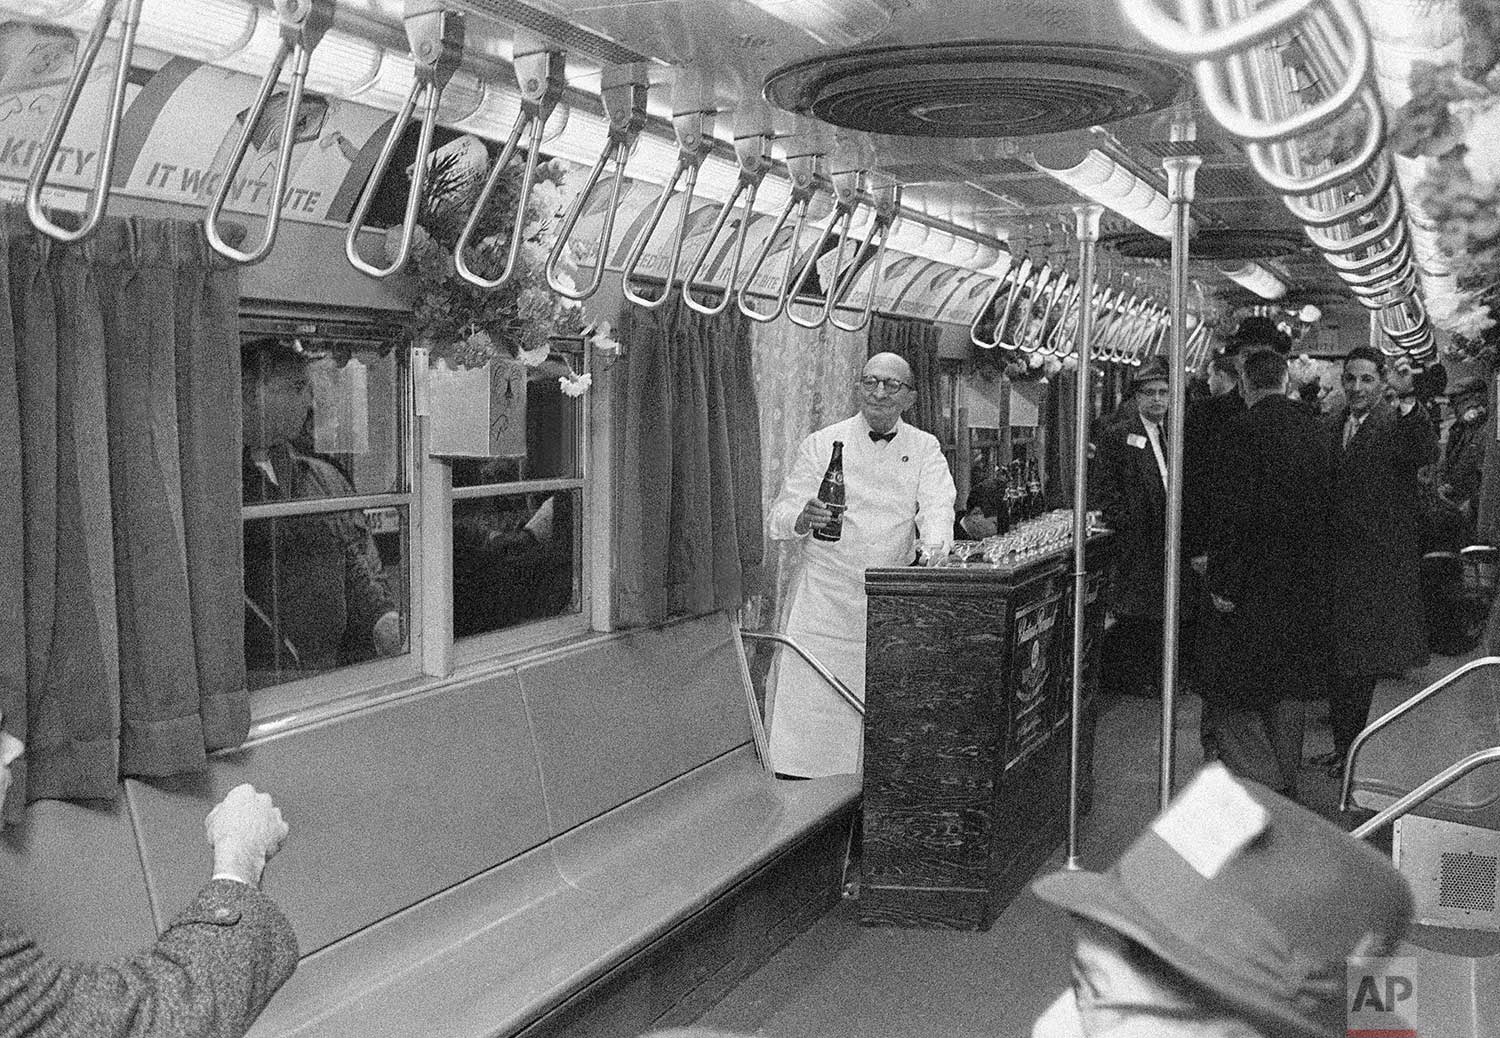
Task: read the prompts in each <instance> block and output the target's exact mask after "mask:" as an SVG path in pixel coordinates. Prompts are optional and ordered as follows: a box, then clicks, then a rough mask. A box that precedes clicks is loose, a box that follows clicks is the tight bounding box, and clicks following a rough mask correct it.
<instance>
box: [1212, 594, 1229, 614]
mask: <svg viewBox="0 0 1500 1038" xmlns="http://www.w3.org/2000/svg"><path fill="white" fill-rule="evenodd" d="M1213 600H1214V608H1215V609H1217V610H1218V611H1219V612H1221V613H1232V612H1234V603H1233V602H1231V601H1230V600H1229V599H1227V598H1225V597H1224V596H1223V595H1214V596H1213Z"/></svg>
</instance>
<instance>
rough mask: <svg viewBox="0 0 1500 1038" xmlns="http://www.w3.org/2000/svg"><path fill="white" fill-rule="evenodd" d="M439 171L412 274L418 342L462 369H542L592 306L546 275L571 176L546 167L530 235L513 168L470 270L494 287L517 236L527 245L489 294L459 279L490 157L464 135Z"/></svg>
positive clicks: (530, 209)
mask: <svg viewBox="0 0 1500 1038" xmlns="http://www.w3.org/2000/svg"><path fill="white" fill-rule="evenodd" d="M429 161H430V166H429V168H428V172H427V179H426V183H425V185H424V188H423V192H422V199H421V202H420V208H419V210H418V212H417V226H416V228H415V229H414V231H413V234H412V243H411V254H410V260H409V262H408V264H407V268H406V269H407V273H408V274H409V275H410V277H411V278H412V279H413V280H414V281H415V283H416V289H417V291H416V308H415V314H414V317H415V328H414V332H415V336H416V338H417V341H418V342H419V343H421V344H422V345H425V346H427V348H428V349H429V351H430V353H431V356H432V357H433V358H434V359H438V358H442V359H445V360H447V361H448V363H449V364H450V365H454V366H460V367H479V366H482V365H484V364H486V363H488V362H489V361H490V360H492V359H494V358H496V357H501V356H509V357H516V358H517V359H519V360H521V361H522V362H523V363H526V364H528V365H535V364H540V363H541V362H542V361H544V360H546V359H547V356H548V354H549V353H550V351H551V345H550V340H551V339H552V338H554V337H557V336H569V335H578V334H579V332H580V330H581V329H582V326H583V318H582V306H581V305H580V304H579V303H578V302H576V301H574V300H572V299H568V298H567V297H565V296H562V295H559V294H557V293H556V292H554V291H552V288H551V286H549V285H548V284H547V275H546V270H545V267H546V262H547V255H548V253H549V252H550V251H551V249H552V246H553V244H554V243H555V242H556V240H557V231H558V227H559V225H560V223H561V219H562V213H563V210H564V208H565V206H566V203H567V198H568V195H567V193H566V192H565V190H564V181H565V179H566V170H565V167H564V166H563V164H562V163H560V162H557V161H555V160H551V161H541V162H538V163H537V167H536V175H535V180H534V182H533V184H532V189H531V194H530V196H529V197H528V199H527V203H526V209H525V212H524V214H523V217H522V221H521V226H520V227H516V226H515V223H516V212H515V210H516V201H517V196H518V193H519V191H520V183H521V173H522V164H521V163H519V162H516V163H512V164H511V166H510V167H509V168H508V169H507V170H506V173H505V175H503V176H502V177H501V178H500V180H499V182H498V183H497V184H496V186H495V190H494V191H493V192H491V194H490V198H489V200H488V202H487V203H486V205H485V207H484V210H483V211H482V212H481V213H480V215H479V220H478V223H477V225H476V227H475V231H474V234H473V235H472V236H471V239H470V240H471V242H472V244H471V245H470V247H469V251H468V252H467V253H466V259H467V261H468V266H469V269H471V270H473V271H474V272H475V273H477V274H479V275H480V276H481V277H484V278H490V279H493V278H495V277H497V276H499V274H500V272H501V270H503V269H504V266H505V260H506V256H507V253H508V251H509V249H510V244H511V236H512V235H514V234H519V235H520V236H521V248H520V253H519V255H518V256H517V258H516V267H515V270H514V272H513V273H512V275H511V277H510V279H509V280H508V281H506V283H505V284H503V285H501V286H499V287H498V288H494V289H485V288H481V287H480V286H478V285H475V284H472V283H471V282H469V281H466V280H465V279H463V278H462V277H460V276H459V274H458V270H457V268H456V267H455V265H454V259H453V250H454V248H455V246H456V245H457V243H458V238H459V235H460V234H461V233H462V232H463V228H464V223H465V221H467V220H468V218H469V214H470V211H471V209H472V205H473V202H474V200H475V198H477V196H478V194H479V190H480V188H481V187H482V186H483V184H484V181H485V178H486V177H487V176H488V174H489V169H490V162H491V161H493V160H492V159H491V158H490V155H489V150H488V149H487V148H486V147H485V145H484V143H483V142H481V141H480V140H479V139H478V138H476V137H472V136H469V135H464V136H462V137H458V138H456V139H454V140H453V141H450V142H449V143H448V144H446V145H444V146H443V147H442V148H440V149H438V150H437V151H436V152H435V153H434V154H433V156H432V158H431V159H430V160H429ZM392 233H399V228H393V229H392V231H390V232H387V234H388V235H390V234H392ZM563 255H564V261H563V266H562V268H561V269H560V271H559V274H560V275H561V276H562V277H567V278H571V277H572V275H573V273H574V268H572V267H571V266H570V264H569V261H568V260H567V258H566V257H567V253H566V251H564V254H563ZM577 377H578V378H580V379H587V378H588V376H587V375H583V376H577ZM583 385H584V388H585V389H586V388H587V383H586V382H585V383H583ZM582 391H583V390H579V392H580V393H581V392H582Z"/></svg>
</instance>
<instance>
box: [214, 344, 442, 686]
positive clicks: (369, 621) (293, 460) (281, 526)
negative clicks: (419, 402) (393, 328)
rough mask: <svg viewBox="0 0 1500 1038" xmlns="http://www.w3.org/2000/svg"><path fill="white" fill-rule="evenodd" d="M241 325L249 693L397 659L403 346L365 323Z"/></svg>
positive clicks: (406, 509) (407, 513)
mask: <svg viewBox="0 0 1500 1038" xmlns="http://www.w3.org/2000/svg"><path fill="white" fill-rule="evenodd" d="M244 325H245V328H246V331H244V332H243V333H242V337H241V346H240V362H241V375H240V389H241V398H242V403H243V408H244V410H243V421H244V452H243V455H242V458H241V480H242V492H243V497H242V502H243V504H242V511H241V519H242V523H243V529H244V566H245V671H246V681H247V683H248V685H249V687H250V688H251V689H259V688H265V687H267V686H271V685H280V684H284V683H287V682H291V681H296V680H300V679H304V678H310V677H313V676H316V675H321V674H326V673H328V672H331V671H336V670H339V669H341V668H345V667H349V666H352V665H354V664H359V663H363V662H368V661H372V660H378V659H388V658H390V657H396V656H401V655H404V654H406V653H407V651H408V647H409V634H410V630H411V622H410V602H411V594H410V576H409V574H410V569H411V565H410V560H411V537H410V529H411V506H412V500H411V492H410V478H409V474H408V471H407V464H406V457H407V442H408V437H407V432H406V428H407V418H406V407H405V401H406V397H407V394H406V385H407V378H408V375H407V369H406V365H405V362H404V351H401V350H398V349H395V348H393V346H392V345H391V344H390V343H387V342H381V341H380V340H379V339H378V338H377V337H375V336H374V335H373V329H368V328H366V329H362V330H363V331H364V333H365V335H366V336H367V337H365V338H333V337H329V336H327V335H323V334H289V333H288V332H289V331H292V330H294V328H295V327H296V326H288V325H286V323H285V322H283V323H281V324H277V323H275V322H260V323H258V322H256V321H254V320H247V321H245V322H244ZM311 327H316V326H311Z"/></svg>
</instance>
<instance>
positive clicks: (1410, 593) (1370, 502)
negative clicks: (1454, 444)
mask: <svg viewBox="0 0 1500 1038" xmlns="http://www.w3.org/2000/svg"><path fill="white" fill-rule="evenodd" d="M1384 376H1385V358H1384V357H1383V356H1382V355H1381V354H1380V352H1379V351H1378V350H1375V349H1371V348H1370V347H1368V346H1361V347H1359V348H1357V349H1354V350H1352V351H1350V353H1349V355H1348V356H1347V357H1345V358H1344V373H1343V379H1342V385H1343V390H1344V398H1345V407H1344V409H1343V410H1342V411H1339V412H1337V413H1335V414H1332V415H1329V416H1327V417H1326V418H1325V419H1324V427H1323V428H1324V434H1325V436H1327V437H1328V438H1329V440H1330V443H1331V446H1332V449H1333V450H1334V452H1335V457H1336V459H1337V463H1336V474H1335V477H1334V488H1333V512H1332V527H1331V530H1332V537H1333V552H1332V556H1331V558H1332V562H1333V575H1332V583H1331V587H1332V594H1331V597H1330V600H1329V602H1330V622H1331V632H1332V635H1333V648H1334V653H1333V656H1334V658H1333V661H1332V677H1331V679H1330V685H1329V699H1328V706H1329V710H1328V720H1329V724H1330V725H1331V726H1332V727H1333V744H1334V750H1333V753H1331V754H1327V755H1325V756H1324V757H1322V758H1319V761H1320V762H1326V763H1327V764H1328V766H1329V768H1330V769H1331V770H1336V769H1338V768H1341V767H1342V762H1343V759H1344V757H1345V755H1346V754H1347V752H1348V749H1349V745H1350V743H1352V742H1353V741H1354V737H1355V736H1356V735H1358V734H1359V731H1360V729H1361V728H1363V727H1364V724H1365V720H1366V717H1367V715H1368V714H1369V712H1370V701H1371V700H1372V699H1373V698H1374V695H1375V682H1376V681H1377V680H1378V679H1379V678H1381V677H1383V676H1387V675H1400V674H1402V673H1404V672H1405V671H1406V670H1408V669H1409V668H1411V667H1415V666H1419V665H1421V664H1422V663H1424V662H1426V660H1427V638H1426V634H1425V632H1424V630H1423V618H1422V593H1421V546H1420V539H1421V535H1422V527H1423V514H1422V496H1421V487H1420V485H1419V482H1418V472H1419V470H1420V469H1422V468H1423V467H1424V466H1426V465H1430V464H1432V463H1433V462H1434V461H1436V460H1437V435H1436V433H1435V432H1434V431H1433V428H1432V423H1431V422H1430V421H1429V420H1428V418H1427V413H1426V412H1425V411H1424V410H1423V409H1422V408H1420V407H1418V406H1417V400H1416V396H1415V394H1410V395H1405V394H1398V395H1397V399H1396V401H1395V403H1394V404H1392V403H1388V402H1386V401H1385V399H1384V394H1385V389H1386V386H1385V381H1384Z"/></svg>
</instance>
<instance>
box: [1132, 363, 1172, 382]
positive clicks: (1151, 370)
mask: <svg viewBox="0 0 1500 1038" xmlns="http://www.w3.org/2000/svg"><path fill="white" fill-rule="evenodd" d="M1130 381H1131V382H1132V383H1133V384H1135V385H1137V386H1138V385H1140V384H1141V383H1142V382H1170V381H1172V369H1171V368H1170V367H1168V366H1167V361H1166V358H1165V357H1152V358H1151V359H1150V360H1148V361H1146V362H1145V363H1144V364H1142V365H1141V366H1140V367H1138V368H1136V369H1135V372H1134V373H1133V374H1132V375H1131V376H1130Z"/></svg>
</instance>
